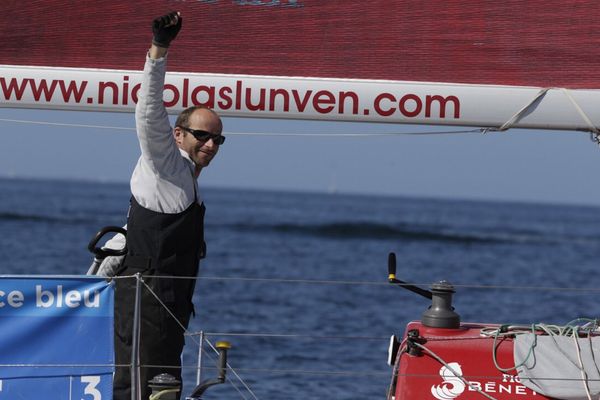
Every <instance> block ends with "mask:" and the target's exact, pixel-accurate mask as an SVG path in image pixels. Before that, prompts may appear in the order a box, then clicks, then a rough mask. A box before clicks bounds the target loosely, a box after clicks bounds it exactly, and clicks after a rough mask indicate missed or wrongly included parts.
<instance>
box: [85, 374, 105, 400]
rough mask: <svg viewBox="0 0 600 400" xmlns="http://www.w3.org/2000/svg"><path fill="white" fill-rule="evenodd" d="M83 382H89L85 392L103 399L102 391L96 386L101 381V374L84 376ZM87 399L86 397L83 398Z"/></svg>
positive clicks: (94, 398)
mask: <svg viewBox="0 0 600 400" xmlns="http://www.w3.org/2000/svg"><path fill="white" fill-rule="evenodd" d="M81 383H87V385H86V387H85V389H84V391H83V393H84V394H89V395H91V396H92V399H93V400H102V393H100V391H99V390H98V389H97V388H96V386H98V384H99V383H100V377H99V376H82V377H81ZM81 400H86V399H81Z"/></svg>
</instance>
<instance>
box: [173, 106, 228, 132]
mask: <svg viewBox="0 0 600 400" xmlns="http://www.w3.org/2000/svg"><path fill="white" fill-rule="evenodd" d="M196 110H208V111H210V112H211V113H213V114H214V115H216V116H217V117H218V116H219V115H218V114H217V113H216V112H214V111H213V110H211V109H210V108H208V107H206V106H192V107H188V108H186V109H185V110H183V111H182V112H181V113H180V114H179V116H177V121H175V126H183V127H184V128H189V127H190V116H191V115H192V114H193V113H194V111H196ZM219 119H220V118H219Z"/></svg>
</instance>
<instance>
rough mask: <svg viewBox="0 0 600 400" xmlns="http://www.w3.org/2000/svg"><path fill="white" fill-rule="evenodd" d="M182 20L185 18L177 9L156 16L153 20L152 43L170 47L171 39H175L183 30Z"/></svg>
mask: <svg viewBox="0 0 600 400" xmlns="http://www.w3.org/2000/svg"><path fill="white" fill-rule="evenodd" d="M175 20H177V23H175ZM182 22H183V19H182V18H181V16H179V15H178V13H177V12H175V11H174V12H171V13H169V14H167V15H163V16H162V17H158V18H156V19H155V20H154V21H152V32H153V33H154V39H152V44H154V45H156V46H158V47H165V48H166V47H169V44H170V43H171V41H172V40H173V39H175V37H176V36H177V34H178V33H179V31H180V30H181V23H182Z"/></svg>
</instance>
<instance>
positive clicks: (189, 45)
mask: <svg viewBox="0 0 600 400" xmlns="http://www.w3.org/2000/svg"><path fill="white" fill-rule="evenodd" d="M170 10H180V11H181V13H182V15H183V17H184V29H183V31H182V32H181V35H180V38H178V40H177V43H176V45H175V46H174V47H173V49H172V51H171V54H170V66H169V69H170V70H171V71H181V72H209V73H228V74H232V73H235V74H247V75H277V76H312V77H328V78H332V77H336V78H360V79H387V80H401V81H421V82H423V81H428V82H455V83H473V84H506V85H521V86H541V87H567V88H574V89H576V88H598V87H600V57H598V56H597V50H598V48H599V46H600V35H598V34H597V33H596V31H597V29H596V28H597V23H598V21H600V7H599V6H598V3H597V1H592V0H585V1H584V0H573V1H564V0H543V1H542V0H530V1H523V0H505V1H496V0H461V1H447V0H431V1H427V2H422V1H414V0H404V1H389V0H371V1H364V0H344V1H323V0H295V1H293V0H233V1H232V0H196V1H193V0H179V1H175V0H144V1H122V0H103V1H77V2H75V1H58V0H29V1H20V0H2V1H1V2H0V15H1V17H0V18H1V19H2V24H0V38H2V39H1V40H0V64H4V65H32V66H61V67H77V68H90V67H92V68H107V69H127V70H139V69H140V68H141V67H142V63H143V58H141V54H143V53H144V52H145V51H146V49H147V47H148V45H149V43H150V38H151V30H150V21H151V20H152V18H153V17H155V16H157V15H161V14H163V13H165V12H167V11H170Z"/></svg>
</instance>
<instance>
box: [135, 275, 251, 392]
mask: <svg viewBox="0 0 600 400" xmlns="http://www.w3.org/2000/svg"><path fill="white" fill-rule="evenodd" d="M136 278H137V279H140V280H141V282H142V284H143V285H144V286H145V287H146V289H148V291H149V292H150V294H152V296H154V298H155V299H156V300H157V301H158V302H159V304H160V305H161V306H162V307H163V308H164V309H165V310H167V312H168V313H169V315H170V316H171V317H172V318H173V319H174V320H175V322H177V324H178V325H179V326H180V327H181V328H182V329H183V332H184V334H185V333H189V331H188V330H187V328H186V327H185V326H184V325H183V324H182V323H181V321H179V319H178V318H177V316H175V314H173V312H172V311H171V310H170V309H169V307H167V305H166V304H165V303H163V301H162V300H161V299H160V298H159V297H158V295H157V294H156V293H154V291H153V290H152V289H151V288H150V286H148V284H147V283H146V282H145V281H144V279H143V277H141V278H139V277H138V276H136ZM192 341H194V343H196V344H197V345H198V346H201V344H200V343H199V342H198V341H197V340H196V338H195V337H192ZM205 341H206V342H207V343H208V344H209V345H210V346H211V347H212V348H213V349H214V350H215V351H216V352H217V353H218V351H217V349H215V348H214V347H213V346H212V344H211V343H210V342H209V341H208V340H206V339H205ZM228 366H229V364H228ZM229 368H230V370H231V372H233V374H234V375H235V376H236V377H237V378H238V380H239V381H240V382H241V383H242V385H244V386H245V387H246V388H247V389H248V391H249V392H250V393H252V391H251V390H250V388H249V387H248V386H247V385H246V382H244V381H243V380H242V378H240V376H239V375H238V374H237V373H236V372H235V370H234V369H233V368H231V366H229ZM230 383H231V384H232V386H233V387H234V388H236V390H237V387H236V386H235V385H233V383H232V382H231V381H230ZM238 392H239V390H238ZM240 394H241V392H240ZM252 395H253V396H254V393H252ZM242 397H243V398H244V399H245V396H244V395H242ZM254 398H255V399H256V400H258V398H257V397H256V396H254Z"/></svg>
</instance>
